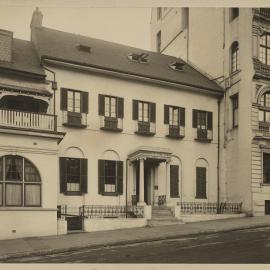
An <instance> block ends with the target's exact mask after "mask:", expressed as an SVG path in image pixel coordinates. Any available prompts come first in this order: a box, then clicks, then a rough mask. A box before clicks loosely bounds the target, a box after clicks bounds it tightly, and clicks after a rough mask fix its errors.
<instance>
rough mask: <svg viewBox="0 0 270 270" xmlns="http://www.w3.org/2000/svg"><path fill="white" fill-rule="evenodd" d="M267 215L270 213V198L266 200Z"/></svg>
mask: <svg viewBox="0 0 270 270" xmlns="http://www.w3.org/2000/svg"><path fill="white" fill-rule="evenodd" d="M265 215H270V200H266V201H265Z"/></svg>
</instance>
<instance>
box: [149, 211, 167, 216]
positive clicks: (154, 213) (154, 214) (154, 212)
mask: <svg viewBox="0 0 270 270" xmlns="http://www.w3.org/2000/svg"><path fill="white" fill-rule="evenodd" d="M159 215H160V216H164V215H169V216H171V215H172V212H171V211H167V210H166V211H152V216H159Z"/></svg>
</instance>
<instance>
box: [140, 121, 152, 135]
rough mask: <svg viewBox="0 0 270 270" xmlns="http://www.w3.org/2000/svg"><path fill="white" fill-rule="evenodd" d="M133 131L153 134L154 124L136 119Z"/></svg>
mask: <svg viewBox="0 0 270 270" xmlns="http://www.w3.org/2000/svg"><path fill="white" fill-rule="evenodd" d="M135 132H136V133H137V134H141V135H148V136H153V135H155V133H156V124H155V123H152V122H144V121H137V122H136V127H135Z"/></svg>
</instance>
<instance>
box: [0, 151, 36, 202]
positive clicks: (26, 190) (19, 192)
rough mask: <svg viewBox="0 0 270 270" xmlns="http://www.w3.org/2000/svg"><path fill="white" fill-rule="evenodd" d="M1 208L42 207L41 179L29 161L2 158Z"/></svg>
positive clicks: (20, 158)
mask: <svg viewBox="0 0 270 270" xmlns="http://www.w3.org/2000/svg"><path fill="white" fill-rule="evenodd" d="M0 206H41V178H40V175H39V173H38V171H37V169H36V167H35V166H34V165H33V164H32V163H31V162H30V161H29V160H27V159H25V158H23V157H20V156H13V155H12V156H11V155H8V156H3V157H1V158H0Z"/></svg>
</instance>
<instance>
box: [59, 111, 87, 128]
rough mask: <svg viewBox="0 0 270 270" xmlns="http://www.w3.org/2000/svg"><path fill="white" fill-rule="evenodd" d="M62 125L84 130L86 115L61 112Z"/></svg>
mask: <svg viewBox="0 0 270 270" xmlns="http://www.w3.org/2000/svg"><path fill="white" fill-rule="evenodd" d="M63 125H64V126H69V127H77V128H85V127H86V126H87V114H86V113H79V112H69V111H63Z"/></svg>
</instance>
